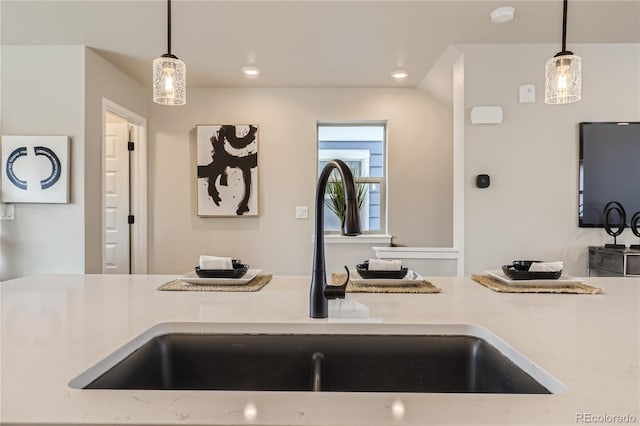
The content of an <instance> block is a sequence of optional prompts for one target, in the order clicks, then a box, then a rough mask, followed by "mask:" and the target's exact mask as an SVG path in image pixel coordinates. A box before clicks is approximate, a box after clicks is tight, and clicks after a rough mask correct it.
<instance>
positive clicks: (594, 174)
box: [578, 122, 640, 228]
mask: <svg viewBox="0 0 640 426" xmlns="http://www.w3.org/2000/svg"><path fill="white" fill-rule="evenodd" d="M579 169H580V178H579V182H580V183H579V185H580V187H579V190H578V194H579V200H578V222H579V226H580V227H581V228H593V227H602V226H604V215H603V210H604V206H605V205H606V204H607V203H608V202H610V201H617V202H619V203H620V204H622V207H623V208H624V210H625V212H626V217H627V220H626V225H627V226H628V225H629V222H630V219H631V216H633V214H634V213H635V212H637V211H640V122H636V123H630V122H624V123H615V122H606V123H605V122H601V123H595V122H590V123H580V162H579ZM610 220H611V222H612V224H618V223H619V221H620V218H619V216H618V215H617V214H615V213H612V214H611V215H610Z"/></svg>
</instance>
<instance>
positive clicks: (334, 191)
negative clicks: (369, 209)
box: [325, 173, 369, 234]
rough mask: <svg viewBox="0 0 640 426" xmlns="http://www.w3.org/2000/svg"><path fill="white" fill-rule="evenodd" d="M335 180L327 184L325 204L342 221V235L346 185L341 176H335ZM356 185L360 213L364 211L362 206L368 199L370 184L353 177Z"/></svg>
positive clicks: (341, 230)
mask: <svg viewBox="0 0 640 426" xmlns="http://www.w3.org/2000/svg"><path fill="white" fill-rule="evenodd" d="M334 176H337V177H334V179H332V180H330V181H329V182H328V183H327V190H326V196H327V198H326V199H325V203H326V205H327V207H329V210H331V211H332V212H333V213H334V214H335V215H336V216H337V217H338V220H339V221H340V234H343V233H344V218H345V213H344V210H345V205H346V203H345V194H344V185H343V184H342V180H340V177H339V176H340V175H339V174H337V173H336V174H335V175H334ZM353 179H354V181H355V185H356V203H357V204H358V211H360V210H361V209H362V206H363V204H364V202H365V200H366V199H367V195H368V192H369V188H368V184H367V182H366V181H363V180H362V179H359V177H358V176H355V175H354V176H353Z"/></svg>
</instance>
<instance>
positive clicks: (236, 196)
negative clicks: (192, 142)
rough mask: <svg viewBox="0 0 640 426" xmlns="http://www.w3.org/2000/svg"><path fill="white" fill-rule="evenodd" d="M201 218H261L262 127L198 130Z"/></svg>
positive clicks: (221, 127) (206, 126)
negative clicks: (259, 132)
mask: <svg viewBox="0 0 640 426" xmlns="http://www.w3.org/2000/svg"><path fill="white" fill-rule="evenodd" d="M196 129H197V131H196V134H197V136H196V137H197V145H198V155H197V156H198V158H197V162H198V215H199V216H257V215H258V126H257V125H254V124H222V125H202V126H196Z"/></svg>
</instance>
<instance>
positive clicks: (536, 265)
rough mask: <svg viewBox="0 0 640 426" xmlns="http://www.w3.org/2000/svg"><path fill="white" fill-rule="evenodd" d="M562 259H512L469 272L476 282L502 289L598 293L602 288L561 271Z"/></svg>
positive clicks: (508, 291) (533, 291)
mask: <svg viewBox="0 0 640 426" xmlns="http://www.w3.org/2000/svg"><path fill="white" fill-rule="evenodd" d="M563 270H564V263H563V262H562V261H540V260H514V261H512V262H511V264H509V265H502V267H501V269H499V270H498V269H496V270H487V271H484V274H472V275H471V279H473V280H474V281H475V282H477V283H479V284H481V285H483V286H485V287H487V288H490V289H491V290H494V291H498V292H502V293H567V294H598V293H602V292H603V291H602V289H601V288H599V287H594V286H591V285H589V284H586V283H584V282H583V281H582V279H581V278H577V277H572V276H569V275H566V274H564V273H563Z"/></svg>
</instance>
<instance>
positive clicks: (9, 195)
mask: <svg viewBox="0 0 640 426" xmlns="http://www.w3.org/2000/svg"><path fill="white" fill-rule="evenodd" d="M2 202H4V203H68V202H69V137H68V136H2Z"/></svg>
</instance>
